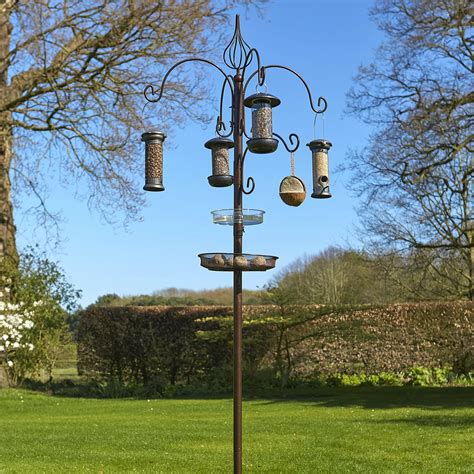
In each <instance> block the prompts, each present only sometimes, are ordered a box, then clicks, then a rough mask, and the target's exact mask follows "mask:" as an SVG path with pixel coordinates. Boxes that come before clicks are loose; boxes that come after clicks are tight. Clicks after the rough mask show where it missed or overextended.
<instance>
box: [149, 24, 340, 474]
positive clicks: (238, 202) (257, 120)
mask: <svg viewBox="0 0 474 474" xmlns="http://www.w3.org/2000/svg"><path fill="white" fill-rule="evenodd" d="M222 57H223V60H224V63H225V65H226V66H227V67H228V68H229V69H230V70H231V73H229V71H228V70H225V68H224V67H223V66H222V67H221V66H220V65H218V64H216V63H214V62H213V61H210V60H208V59H206V58H198V57H192V58H187V59H182V60H180V61H178V62H177V63H176V64H174V65H173V66H172V67H171V68H170V69H169V70H168V72H167V73H166V74H165V76H164V77H163V81H162V83H161V87H160V88H159V89H157V88H155V86H153V85H151V84H150V85H148V86H146V87H145V90H144V95H145V98H146V100H147V101H148V102H154V103H156V102H159V101H160V100H161V99H162V97H163V91H164V88H165V84H166V81H167V79H168V77H169V75H170V74H171V73H172V72H173V71H174V69H176V68H177V67H178V66H180V65H182V64H185V63H188V62H191V61H196V62H201V63H204V64H206V65H208V66H209V65H210V66H212V67H213V68H215V70H216V71H218V72H219V73H220V74H221V75H222V79H223V83H222V88H221V99H220V107H219V112H220V113H219V116H218V120H217V125H216V130H215V131H216V137H215V138H212V139H211V140H209V141H207V142H206V143H205V145H204V146H205V147H206V148H208V149H210V150H211V152H212V175H211V176H209V177H208V181H209V184H210V185H211V186H213V187H218V188H219V187H226V186H231V185H232V186H233V197H234V199H233V201H234V202H233V207H232V208H230V209H218V210H216V211H212V219H213V222H214V223H215V224H218V225H225V226H229V227H232V229H233V232H232V235H233V246H232V247H233V248H232V251H231V252H229V251H213V252H207V253H201V254H199V258H200V260H201V265H202V266H203V267H204V268H206V269H207V270H211V271H227V272H232V273H233V278H234V287H233V301H234V306H233V336H234V344H233V360H234V368H233V372H234V389H233V390H234V393H233V410H234V474H241V473H242V393H243V392H242V347H243V345H242V339H243V334H242V327H243V313H242V301H243V290H242V280H243V274H245V273H246V272H252V271H253V272H264V271H267V270H272V269H273V268H274V267H275V265H276V261H277V258H278V257H276V256H273V255H266V253H265V254H246V253H244V252H243V240H244V231H245V228H247V227H249V226H255V225H259V224H262V223H263V215H264V211H263V210H260V209H250V208H245V207H244V206H243V201H244V195H245V196H250V195H251V194H252V193H253V191H254V189H255V181H254V179H253V178H252V177H251V176H249V177H247V179H245V172H244V163H245V159H246V156H250V155H251V153H257V154H262V153H272V152H274V151H275V150H276V149H277V148H278V145H279V143H281V144H282V146H284V147H285V149H286V150H287V151H288V153H290V154H291V157H292V168H291V176H287V177H285V178H284V179H283V181H282V182H281V185H280V197H281V199H282V200H283V202H285V203H286V204H288V205H290V206H298V205H300V204H301V203H302V202H303V201H304V199H305V196H306V187H305V184H304V182H303V180H302V179H300V178H298V177H296V176H295V172H294V159H293V154H294V153H295V152H296V151H297V149H298V147H299V145H300V140H299V137H298V135H297V134H295V133H291V134H290V135H289V145H288V143H287V142H286V141H285V139H284V138H282V137H281V136H280V135H279V134H278V133H276V132H274V130H273V124H272V109H273V108H274V107H277V106H278V105H280V103H281V101H280V99H279V98H278V97H275V96H274V95H271V94H268V93H267V92H257V93H256V94H253V95H250V96H248V97H247V95H246V91H247V88H248V86H249V84H250V83H251V81H252V80H253V79H254V78H255V79H257V80H258V83H257V90H258V87H262V86H264V85H265V76H266V72H267V71H268V70H270V69H275V68H277V69H282V70H284V71H286V72H289V73H290V74H293V75H294V76H296V77H297V78H298V79H299V80H300V81H301V82H302V84H303V86H304V87H305V88H306V91H307V93H308V98H309V104H310V107H311V110H312V111H313V112H314V113H315V114H316V116H317V114H323V113H324V112H325V110H326V109H327V102H326V99H324V97H319V99H318V101H317V107H315V105H314V102H313V97H312V95H311V91H310V88H309V86H308V84H307V83H306V82H305V80H304V79H303V78H302V77H301V75H300V74H298V73H297V72H296V71H294V70H293V69H291V68H289V67H287V66H282V65H277V64H271V65H267V66H265V65H262V64H261V62H260V54H259V52H258V50H257V49H255V48H251V47H250V46H249V45H248V44H247V43H246V42H245V41H244V39H243V37H242V34H241V31H240V20H239V16H238V15H237V17H236V24H235V31H234V35H233V37H232V39H231V41H230V43H229V44H228V45H227V47H226V48H225V49H224V52H223V55H222ZM255 63H256V64H255ZM250 67H252V68H253V71H252V72H251V73H249V68H250ZM255 79H254V80H255ZM226 91H227V92H228V94H230V96H231V97H232V101H231V104H228V105H230V110H231V113H230V128H229V130H228V131H227V133H226V127H225V125H224V121H223V118H222V111H223V110H226V108H227V107H226V106H225V105H224V100H225V98H226V97H227V96H228V94H226V93H225V92H226ZM248 109H251V113H252V128H251V134H247V131H246V126H245V122H246V110H248ZM244 137H245V138H246V139H247V147H245V144H244ZM164 140H165V135H164V134H163V133H162V132H159V131H151V132H147V133H144V134H143V135H142V141H143V142H145V149H146V151H145V175H146V182H145V187H144V189H145V190H146V191H164V187H163V142H164ZM308 146H309V147H310V149H311V151H312V152H313V181H314V184H313V188H314V189H313V194H312V197H316V198H323V197H330V196H331V194H330V193H329V177H328V155H327V152H328V150H329V148H330V147H331V143H330V142H328V141H326V140H313V141H312V142H311V143H309V144H308ZM231 148H232V149H233V153H232V154H233V163H232V166H233V168H232V170H231V169H230V166H229V165H230V163H229V150H230V149H231ZM248 152H250V153H248ZM231 173H232V175H231ZM285 225H287V223H286V222H285ZM269 244H271V241H270V242H269ZM276 469H277V470H278V468H277V467H276Z"/></svg>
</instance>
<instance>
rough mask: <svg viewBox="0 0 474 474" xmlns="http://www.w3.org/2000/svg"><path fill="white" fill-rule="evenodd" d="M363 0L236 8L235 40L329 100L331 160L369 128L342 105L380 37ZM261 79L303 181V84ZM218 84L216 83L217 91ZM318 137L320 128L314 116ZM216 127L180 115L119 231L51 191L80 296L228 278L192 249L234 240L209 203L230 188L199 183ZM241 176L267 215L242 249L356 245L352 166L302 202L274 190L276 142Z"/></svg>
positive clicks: (306, 157)
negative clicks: (135, 217) (182, 120)
mask: <svg viewBox="0 0 474 474" xmlns="http://www.w3.org/2000/svg"><path fill="white" fill-rule="evenodd" d="M371 4H372V2H369V1H364V0H314V1H310V0H307V1H289V0H287V1H283V0H280V1H279V0H276V1H273V2H272V3H270V4H269V5H267V6H266V7H265V12H264V16H263V17H259V16H258V15H251V16H250V15H248V14H246V13H245V11H241V12H240V13H241V14H242V17H241V26H242V31H243V35H244V38H245V40H246V41H247V42H248V43H249V44H250V45H251V46H253V47H256V48H258V50H259V52H260V55H261V59H262V63H263V64H275V63H277V64H284V65H287V66H290V67H292V68H293V69H295V70H297V71H298V72H299V73H300V74H301V75H303V77H304V78H305V79H306V81H307V82H308V84H309V85H310V87H311V89H312V91H313V94H314V95H315V96H316V97H318V96H319V95H323V96H325V97H326V98H327V100H328V103H329V108H328V111H327V112H326V114H325V138H326V139H328V140H330V141H331V142H332V143H333V148H332V149H331V151H330V160H331V161H330V167H331V169H332V170H335V169H336V167H337V166H338V165H339V164H341V163H343V162H344V160H346V159H347V153H348V150H349V149H351V148H361V147H362V146H363V145H364V142H365V140H366V139H367V137H368V134H369V133H370V130H369V129H368V128H367V127H366V126H365V125H364V124H362V123H360V122H359V121H358V120H357V119H355V118H353V117H348V116H347V115H345V114H344V109H345V101H346V98H345V95H346V93H347V91H348V89H349V88H350V86H351V81H352V77H353V76H354V75H355V73H356V71H357V67H358V66H359V65H360V64H362V63H367V62H369V61H370V60H371V58H372V57H373V54H374V51H375V49H376V47H377V46H378V45H379V44H380V42H381V40H382V36H381V33H380V32H379V31H378V30H377V29H376V27H375V25H374V24H373V23H372V22H371V21H370V20H369V17H368V8H369V7H370V5H371ZM232 32H233V25H229V39H230V37H231V35H232ZM224 46H225V45H224ZM211 74H212V73H211ZM266 82H267V85H268V91H269V92H270V93H272V94H275V95H277V96H278V97H279V98H280V99H281V101H282V103H281V105H280V106H279V107H278V108H276V109H275V110H274V117H273V123H274V131H275V132H277V133H279V134H280V135H283V136H285V137H287V136H288V134H289V133H291V132H296V133H298V134H299V136H300V138H301V142H302V144H301V146H300V149H299V151H298V152H297V153H296V174H297V176H299V177H300V178H302V179H303V180H304V181H305V183H306V186H307V189H308V190H310V189H311V186H312V183H311V152H310V151H309V149H308V148H307V147H306V146H305V144H306V143H308V141H310V140H311V139H312V138H313V135H314V134H313V118H314V115H313V113H312V112H311V109H310V107H309V104H308V101H307V95H306V91H305V89H304V88H303V86H302V84H301V83H300V82H299V81H298V80H297V79H296V78H295V77H293V76H291V75H289V74H287V73H285V72H283V71H278V70H269V71H268V73H267V79H266ZM219 93H220V90H219V86H218V85H217V82H216V88H215V96H216V100H218V99H217V98H218V95H219ZM252 93H253V91H252ZM210 112H212V110H211V111H210ZM157 114H159V107H157ZM316 135H317V138H321V135H322V128H321V121H319V118H318V122H317V128H316ZM213 136H214V131H213V124H210V125H209V126H206V127H204V126H203V125H202V124H196V123H193V122H188V123H186V124H185V126H184V127H183V128H177V129H175V130H174V131H173V137H172V139H171V141H167V142H166V147H165V177H164V180H165V187H166V191H165V192H164V193H149V194H148V195H147V202H148V206H147V208H146V209H144V212H143V220H142V221H141V222H137V223H133V224H131V225H130V226H129V228H128V230H124V229H123V228H121V227H116V228H114V227H110V226H109V225H107V224H105V223H104V222H102V221H101V218H100V217H99V216H98V215H95V214H91V213H90V212H89V211H88V209H87V206H86V205H85V203H83V202H80V201H76V200H74V199H73V198H72V197H71V196H69V195H68V194H67V192H66V191H65V190H64V189H61V188H58V189H56V188H54V186H53V188H52V189H51V193H50V200H52V201H53V202H55V203H56V204H57V206H59V208H60V210H61V211H62V214H63V216H64V217H65V218H66V221H65V223H64V226H63V232H64V236H65V241H64V243H63V245H62V248H61V251H60V252H59V253H57V254H55V255H54V256H53V258H54V259H55V260H57V261H58V262H59V264H60V265H61V266H62V267H63V269H64V270H65V272H66V274H67V276H68V278H69V280H70V281H71V282H72V283H73V284H74V285H75V286H76V287H77V288H79V289H81V290H82V291H83V298H82V301H81V303H82V304H83V305H87V304H89V303H92V302H93V301H94V300H95V299H96V298H97V297H98V296H99V295H103V294H106V293H118V294H120V295H130V294H142V293H151V292H153V291H155V290H158V289H161V288H167V287H179V288H191V289H203V288H215V287H219V286H231V285H232V274H231V273H221V272H210V271H208V270H206V269H204V268H202V267H201V266H200V265H199V260H198V258H197V254H199V253H201V252H214V251H218V252H226V251H231V249H232V228H231V227H227V226H216V225H214V224H212V220H211V214H210V211H211V210H214V209H220V208H228V207H232V203H233V195H232V188H222V189H218V188H211V187H210V186H209V185H208V184H207V176H209V174H211V172H210V170H211V162H210V154H209V151H208V150H207V149H205V148H204V146H203V144H204V143H205V142H206V141H207V140H208V139H209V138H212V137H213ZM137 140H139V137H137ZM137 159H143V157H142V156H140V157H137ZM246 174H247V175H252V176H253V177H254V179H255V182H256V189H255V192H254V193H253V194H252V195H251V196H249V197H246V198H245V200H244V206H245V207H251V208H257V209H263V210H265V211H266V214H265V219H264V223H263V225H260V226H252V227H249V228H247V229H246V232H245V234H244V251H246V252H248V253H262V254H272V255H277V256H279V257H280V258H279V260H278V264H277V267H278V268H280V269H281V268H283V267H284V266H285V265H287V264H289V263H291V262H292V261H293V260H295V259H296V258H297V257H300V256H302V255H304V254H314V253H317V252H319V251H321V250H323V249H324V248H326V247H327V246H329V245H337V244H341V245H345V244H347V243H352V244H354V245H356V242H357V239H356V234H355V226H356V224H357V214H356V209H355V208H356V206H357V204H358V202H357V199H356V198H355V197H354V196H353V195H351V193H350V192H349V191H348V189H347V179H349V176H341V175H335V174H334V173H333V174H332V176H331V178H332V186H331V188H332V189H331V191H332V194H333V198H332V199H329V200H316V199H311V198H310V197H309V194H310V193H308V196H307V199H306V201H305V202H304V203H303V204H302V205H301V206H300V207H298V208H293V207H288V206H286V205H285V204H283V203H282V201H281V200H280V198H279V196H278V187H279V183H280V181H281V179H282V178H283V177H285V176H287V175H288V174H290V156H289V154H288V153H287V152H286V151H285V150H284V148H283V147H282V146H280V147H279V149H278V151H277V152H275V153H273V154H270V155H252V154H249V156H248V157H247V159H246ZM18 224H19V243H20V246H21V245H24V244H26V243H32V236H31V235H28V232H27V230H26V229H22V228H21V222H19V223H18ZM275 274H276V270H273V271H272V272H252V273H246V274H244V287H245V288H249V289H252V288H256V287H258V286H262V285H264V284H265V283H267V282H268V281H269V280H270V279H271V278H272V276H274V275H275Z"/></svg>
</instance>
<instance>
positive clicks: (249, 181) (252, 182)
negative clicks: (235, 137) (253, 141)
mask: <svg viewBox="0 0 474 474" xmlns="http://www.w3.org/2000/svg"><path fill="white" fill-rule="evenodd" d="M248 151H249V149H248V147H245V151H244V154H243V155H242V159H241V160H240V170H241V171H240V172H241V176H242V179H243V176H244V163H245V157H246V156H247V152H248ZM246 187H247V188H248V189H245V188H244V185H243V184H242V192H243V193H244V194H245V195H247V196H248V195H249V194H252V193H253V192H254V190H255V180H254V179H253V178H252V176H249V177H248V178H247V184H246Z"/></svg>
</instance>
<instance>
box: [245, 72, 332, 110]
mask: <svg viewBox="0 0 474 474" xmlns="http://www.w3.org/2000/svg"><path fill="white" fill-rule="evenodd" d="M271 68H277V69H284V70H285V71H289V72H291V73H292V74H294V75H295V76H296V77H297V78H298V79H299V80H300V81H301V82H302V83H303V85H304V87H305V88H306V91H307V92H308V98H309V105H310V107H311V109H312V111H313V112H314V113H316V114H322V113H324V112H326V109H327V108H328V102H327V100H326V99H325V98H324V97H322V96H321V97H319V98H318V104H317V106H318V107H321V103H322V104H323V107H322V108H321V109H317V108H316V107H315V106H314V101H313V96H312V95H311V90H310V88H309V86H308V83H307V82H306V81H305V80H304V79H303V77H302V76H300V75H299V74H298V73H297V72H296V71H294V70H293V69H291V68H289V67H288V66H280V65H279V64H270V65H269V66H262V67H261V69H263V77H265V70H266V69H271ZM255 74H258V75H259V77H260V76H261V74H262V73H261V71H259V70H257V71H254V72H253V73H252V74H251V75H250V76H249V78H248V79H247V81H246V82H245V86H244V90H243V94H244V97H245V91H246V89H247V86H248V85H249V83H250V81H251V80H252V78H253V77H254V76H255Z"/></svg>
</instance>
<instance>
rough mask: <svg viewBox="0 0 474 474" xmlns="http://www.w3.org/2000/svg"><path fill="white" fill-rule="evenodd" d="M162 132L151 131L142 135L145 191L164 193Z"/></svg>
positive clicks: (163, 137)
mask: <svg viewBox="0 0 474 474" xmlns="http://www.w3.org/2000/svg"><path fill="white" fill-rule="evenodd" d="M165 138H166V135H165V134H164V133H163V132H159V131H151V132H145V133H143V134H142V142H145V186H143V189H144V190H145V191H164V190H165V188H164V186H163V142H164V141H165Z"/></svg>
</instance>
